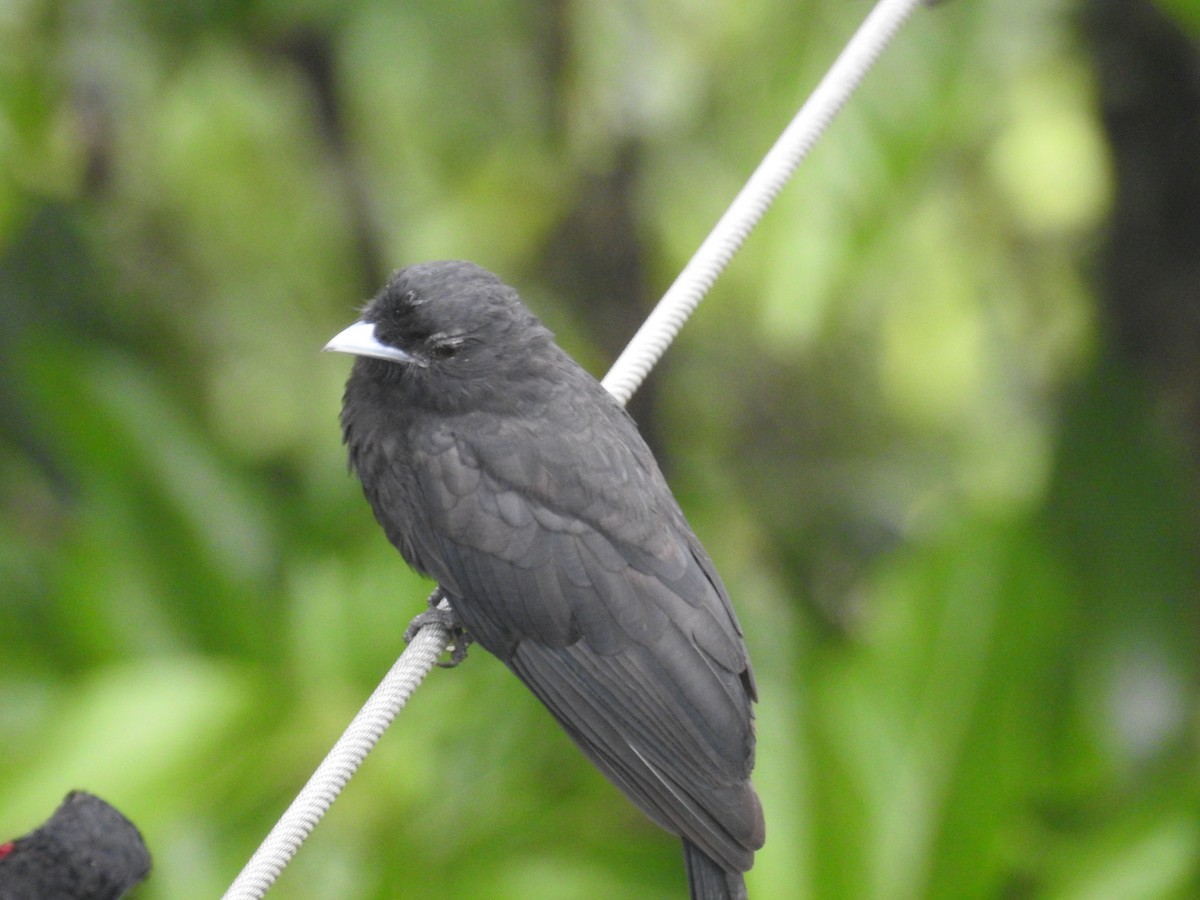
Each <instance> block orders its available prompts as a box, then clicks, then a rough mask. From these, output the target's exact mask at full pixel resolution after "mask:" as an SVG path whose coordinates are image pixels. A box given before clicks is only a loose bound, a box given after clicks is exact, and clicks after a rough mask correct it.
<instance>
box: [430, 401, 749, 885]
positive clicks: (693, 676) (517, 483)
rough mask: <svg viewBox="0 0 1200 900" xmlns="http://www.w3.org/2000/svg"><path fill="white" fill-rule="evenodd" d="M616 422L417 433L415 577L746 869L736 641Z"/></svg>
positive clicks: (626, 771) (718, 599) (649, 802)
mask: <svg viewBox="0 0 1200 900" xmlns="http://www.w3.org/2000/svg"><path fill="white" fill-rule="evenodd" d="M624 427H625V426H624V425H621V426H620V427H618V428H612V427H606V428H600V429H588V428H587V427H586V421H583V422H582V423H581V427H580V428H577V429H556V430H555V431H554V432H553V433H552V434H546V433H541V434H536V433H532V429H530V428H526V427H525V426H524V425H523V424H522V423H521V422H520V421H514V420H506V421H495V420H493V421H491V422H490V423H488V424H487V428H481V427H480V425H479V423H474V424H473V425H472V427H470V428H463V429H461V430H456V429H455V428H454V427H453V424H452V423H451V424H443V425H439V426H438V428H437V429H435V430H432V431H430V432H429V434H428V436H427V438H426V439H425V440H424V441H423V443H422V447H421V450H422V452H421V453H418V454H416V459H418V460H419V462H418V463H417V467H418V471H417V472H416V473H414V474H416V476H417V482H418V484H419V488H420V490H421V491H422V493H423V494H424V498H425V500H426V503H427V506H426V508H427V509H428V510H429V512H430V517H431V518H430V525H431V528H430V531H431V534H430V535H428V536H427V537H428V538H429V539H431V541H432V542H435V543H436V545H437V550H436V552H435V553H434V554H432V555H433V556H435V557H436V559H433V560H431V561H430V562H431V565H430V573H431V574H432V575H434V576H435V577H436V578H437V579H438V580H439V582H440V583H441V584H442V586H443V587H444V588H446V589H447V590H448V591H449V592H450V593H451V595H452V596H453V598H454V606H455V609H456V611H457V612H458V615H459V617H460V618H461V619H462V620H463V622H464V624H465V625H466V626H467V628H468V630H469V631H470V632H471V633H472V634H473V636H474V637H475V638H476V640H478V641H479V642H480V643H481V644H482V645H483V646H484V647H485V648H487V649H488V650H490V651H491V652H493V653H494V654H496V655H497V656H499V657H500V658H501V659H502V660H503V661H504V662H505V663H506V664H508V665H509V666H510V668H512V669H513V671H514V672H516V674H517V675H518V676H520V677H521V679H522V680H523V681H525V682H526V684H528V685H529V687H530V688H531V690H532V691H533V692H534V693H535V694H536V695H537V696H538V697H539V698H540V699H541V700H542V702H543V703H544V704H545V705H546V706H547V707H548V708H549V710H550V711H551V713H553V715H554V716H555V717H556V718H557V719H558V721H559V722H560V723H561V724H562V726H563V727H564V728H565V729H566V731H567V732H568V734H570V735H571V737H572V738H573V739H574V740H575V741H576V742H577V743H578V744H579V745H580V746H581V748H582V749H583V750H584V752H585V753H587V754H588V756H589V757H590V758H591V759H592V760H593V761H594V762H595V763H596V764H597V765H598V766H599V768H600V769H601V770H602V771H603V772H605V774H606V775H608V777H609V778H611V779H612V780H613V781H614V782H615V783H616V784H617V785H618V786H619V787H620V788H621V789H622V790H624V791H625V792H626V793H627V794H628V795H629V796H630V798H631V799H633V800H634V802H636V803H637V804H638V805H639V806H640V807H641V808H642V809H643V810H645V812H646V813H647V814H648V815H650V816H651V818H653V819H654V820H656V821H657V822H659V824H661V825H663V826H664V827H667V828H669V829H670V830H672V831H675V832H677V833H681V834H683V835H684V836H685V837H687V838H688V839H690V840H691V841H693V842H694V843H696V844H697V845H699V846H700V847H701V848H702V849H704V850H705V851H706V852H707V853H708V854H709V855H710V856H712V857H713V858H715V859H717V860H721V861H724V862H726V863H727V864H728V865H729V866H730V867H731V868H738V869H745V868H748V866H749V864H750V861H751V858H752V851H753V849H756V848H757V846H758V845H759V844H761V842H762V818H761V810H760V809H759V807H758V801H757V798H756V797H755V796H754V792H753V789H752V788H751V787H750V784H749V773H750V769H751V767H752V765H753V745H754V736H753V723H752V713H751V709H750V700H751V698H752V697H753V691H754V688H753V681H752V679H751V676H750V671H749V663H748V660H747V655H746V650H745V645H744V644H743V642H742V637H741V630H740V627H739V626H738V624H737V620H736V617H735V616H734V614H733V610H732V607H731V606H730V603H729V599H728V596H727V595H726V593H725V589H724V587H723V586H722V584H721V582H720V579H719V578H718V577H717V575H716V572H715V570H714V569H713V567H712V564H711V562H710V561H709V559H708V557H707V555H706V554H705V553H704V551H703V549H702V548H701V547H700V544H699V542H698V541H697V540H696V539H695V537H694V535H693V534H692V533H691V530H690V529H689V528H688V526H687V524H686V522H685V521H684V519H683V516H682V513H680V512H679V510H678V507H677V505H676V504H675V502H674V500H673V498H671V496H670V492H669V490H668V489H667V488H666V485H665V483H664V482H663V481H662V476H661V475H660V474H659V473H658V469H657V467H656V466H655V465H654V463H653V460H652V459H650V456H649V451H648V450H646V449H645V447H644V444H642V443H641V441H640V438H636V436H635V437H634V438H633V439H632V441H631V440H630V438H629V437H628V435H626V434H624V433H623V432H622V428H624ZM628 427H629V428H632V425H631V424H630V425H629V426H628ZM488 429H490V431H489V430H488ZM464 434H469V435H471V438H470V439H469V440H468V439H466V438H464V437H462V435H464Z"/></svg>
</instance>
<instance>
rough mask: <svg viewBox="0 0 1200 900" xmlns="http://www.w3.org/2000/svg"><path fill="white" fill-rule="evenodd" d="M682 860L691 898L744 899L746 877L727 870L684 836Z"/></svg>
mask: <svg viewBox="0 0 1200 900" xmlns="http://www.w3.org/2000/svg"><path fill="white" fill-rule="evenodd" d="M683 861H684V863H685V864H686V865H687V877H688V887H690V888H691V897H692V900H746V879H744V878H743V877H742V873H741V872H727V871H725V870H724V869H723V868H721V866H720V865H719V864H718V863H717V862H716V861H715V860H713V859H712V858H711V857H709V856H707V855H706V854H705V853H704V851H703V850H701V849H700V848H699V847H697V846H696V845H695V844H693V843H692V842H691V841H689V840H687V839H686V838H685V839H684V841H683Z"/></svg>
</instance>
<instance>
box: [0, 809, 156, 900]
mask: <svg viewBox="0 0 1200 900" xmlns="http://www.w3.org/2000/svg"><path fill="white" fill-rule="evenodd" d="M149 871H150V853H149V851H148V850H147V849H146V845H145V844H144V843H143V842H142V836H141V834H139V833H138V830H137V828H135V827H134V825H133V823H132V822H130V821H129V820H128V819H126V818H125V817H124V816H123V815H121V814H120V813H119V812H117V810H116V809H114V808H113V807H112V806H109V805H108V804H107V803H105V802H104V801H103V800H101V799H100V798H99V797H95V796H93V795H91V794H87V793H84V792H83V791H72V792H71V793H69V794H67V796H66V799H65V800H63V802H62V804H61V805H60V806H59V807H58V809H57V810H55V811H54V815H52V816H51V817H50V818H49V819H47V820H46V822H45V824H44V825H42V826H41V827H40V828H37V829H35V830H34V831H31V832H30V833H29V834H27V835H25V836H24V837H21V838H17V839H16V840H15V841H9V842H7V843H4V844H0V898H2V900H117V898H118V897H121V896H123V895H124V894H125V892H126V891H128V890H129V889H130V888H132V887H133V886H134V885H136V884H137V883H138V882H139V881H141V880H142V879H143V878H145V877H146V875H147V873H149Z"/></svg>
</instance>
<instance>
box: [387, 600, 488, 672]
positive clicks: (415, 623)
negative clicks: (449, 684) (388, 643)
mask: <svg viewBox="0 0 1200 900" xmlns="http://www.w3.org/2000/svg"><path fill="white" fill-rule="evenodd" d="M443 600H445V601H446V605H445V606H443V605H441V604H442V601H443ZM426 625H439V626H441V627H442V628H444V629H446V631H447V632H449V634H450V638H451V640H452V643H451V644H450V645H449V650H450V658H449V659H448V660H445V661H440V660H439V662H438V665H439V666H440V667H442V668H443V669H453V668H454V667H455V666H457V665H458V664H459V663H461V662H462V661H463V660H464V659H466V658H467V647H469V646H470V644H471V637H470V635H468V634H467V630H466V628H464V627H463V624H462V622H460V621H459V619H458V616H457V615H456V614H455V612H454V610H453V609H452V608H451V607H450V603H449V598H448V597H447V596H446V594H445V592H444V591H443V590H442V589H441V588H440V587H439V588H437V589H436V590H434V592H433V593H432V594H430V595H429V609H427V610H425V611H424V612H423V613H418V614H417V615H416V616H414V617H413V620H412V621H411V622H409V623H408V628H406V629H405V630H404V643H406V644H409V643H412V640H413V638H415V637H416V636H417V632H418V631H420V630H421V629H422V628H424V627H425V626H426Z"/></svg>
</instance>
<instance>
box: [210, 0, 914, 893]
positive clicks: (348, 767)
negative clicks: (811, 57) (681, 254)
mask: <svg viewBox="0 0 1200 900" xmlns="http://www.w3.org/2000/svg"><path fill="white" fill-rule="evenodd" d="M921 3H922V0H880V2H879V3H878V4H876V6H875V8H874V9H873V10H872V11H871V13H870V15H868V16H867V18H866V20H865V21H864V22H863V24H862V26H861V27H860V28H859V29H858V31H857V32H855V34H854V36H853V37H852V38H851V39H850V42H849V43H848V44H847V45H846V48H845V49H844V50H843V51H842V53H841V55H840V56H838V58H837V60H836V61H835V62H834V64H833V66H832V67H831V68H830V69H829V72H828V73H827V74H826V75H825V77H824V78H823V79H822V80H821V83H820V84H818V85H817V88H816V90H814V91H813V93H812V95H811V96H810V97H809V99H808V101H807V102H806V103H805V104H804V106H803V107H801V109H800V112H798V113H797V114H796V117H795V118H794V119H793V120H792V121H791V123H790V124H789V125H788V127H787V128H786V129H785V131H784V132H783V134H782V135H781V136H780V138H779V140H778V141H776V143H775V146H773V147H772V148H771V150H770V151H769V152H768V153H767V155H766V156H765V157H764V158H763V161H762V162H761V163H760V164H759V166H758V168H757V169H755V171H754V174H753V175H751V176H750V180H749V181H747V182H746V186H745V187H744V188H742V190H741V191H740V192H739V193H738V195H737V197H735V198H734V201H733V203H732V204H731V205H730V207H729V209H728V210H726V212H725V214H724V215H723V216H722V217H721V218H720V220H719V221H718V222H717V224H716V226H715V227H714V228H713V230H712V232H711V233H710V234H709V236H708V237H707V238H705V240H704V243H703V244H701V245H700V248H699V249H698V250H697V251H696V253H695V255H694V256H693V257H692V259H691V260H690V261H689V262H688V264H687V265H686V266H685V267H684V269H683V271H682V272H681V273H680V274H679V277H678V278H676V279H675V282H674V283H673V284H672V285H671V287H670V288H669V289H668V290H667V292H666V294H664V295H663V298H662V299H661V300H660V301H659V302H658V305H657V306H656V307H655V308H654V311H653V312H652V313H651V314H650V316H649V317H648V318H647V319H646V321H645V323H643V325H642V327H641V328H639V329H638V331H637V333H636V334H635V335H634V336H633V339H632V340H631V341H630V342H629V345H628V346H627V347H626V348H625V350H624V351H623V352H622V353H621V355H620V356H619V357H618V358H617V361H616V362H615V363H613V366H612V368H611V369H610V370H609V372H608V374H607V375H605V376H604V380H603V381H602V382H601V383H602V384H603V385H604V387H605V388H606V389H608V391H609V392H610V393H612V395H613V396H614V397H616V398H617V400H618V401H620V403H621V404H622V405H624V404H625V403H627V402H628V401H629V398H630V397H632V396H633V393H634V391H636V390H637V389H638V387H639V386H640V385H641V383H642V382H643V381H644V380H645V378H646V376H647V375H648V374H649V373H650V370H651V369H652V368H653V367H654V365H655V363H657V362H658V360H659V359H661V358H662V355H663V353H664V352H666V349H667V347H668V346H670V344H671V341H673V340H674V339H675V336H676V335H677V334H678V333H679V330H680V329H681V328H682V327H683V324H684V322H686V321H687V319H688V316H690V315H691V314H692V312H693V311H694V310H695V309H696V307H697V306H698V305H699V304H700V301H701V300H702V299H703V297H704V295H705V294H706V293H707V292H708V290H709V288H711V287H712V285H713V283H714V282H715V281H716V279H717V276H718V275H719V274H720V273H721V271H722V270H723V269H724V268H725V266H726V265H727V264H728V263H729V261H730V260H731V259H732V258H733V255H734V254H735V253H736V252H737V251H738V249H739V248H740V247H741V245H742V243H743V242H744V241H745V240H746V237H747V235H749V233H750V232H751V231H752V230H753V228H754V226H755V225H757V224H758V221H759V220H760V219H761V218H762V217H763V214H764V213H765V212H766V211H767V209H768V207H770V205H771V203H772V202H774V200H775V198H776V197H777V196H778V195H779V192H780V191H781V190H782V189H783V186H784V184H786V183H787V181H788V179H789V178H791V176H792V173H793V172H795V171H796V167H797V166H799V165H800V163H801V162H802V161H803V159H804V157H805V156H807V155H808V151H809V150H811V149H812V147H813V145H815V144H816V142H817V140H818V139H819V138H820V137H821V135H822V134H823V133H824V132H825V129H826V128H827V127H828V125H829V123H830V122H831V121H832V120H833V117H834V116H835V115H837V113H838V111H839V110H840V109H841V108H842V106H843V105H845V103H846V101H847V99H849V97H850V95H851V94H853V93H854V90H855V89H856V88H857V87H858V85H859V84H860V83H861V81H862V79H863V78H864V77H865V76H866V74H867V72H868V71H869V70H870V69H871V67H872V66H873V65H874V63H875V61H876V60H877V59H878V58H879V55H880V54H881V53H882V52H883V50H884V48H885V47H886V46H887V45H888V43H889V42H890V41H891V40H892V38H893V37H894V36H895V34H896V32H897V31H898V30H899V29H900V26H901V25H903V24H904V22H905V20H907V19H908V17H909V16H910V15H911V14H912V12H913V11H914V10H915V9H916V8H917V7H918V6H920V5H921ZM449 642H450V634H449V632H447V631H446V629H445V628H443V627H442V626H440V625H436V624H431V625H426V626H425V627H424V628H422V629H421V630H420V631H419V632H417V634H416V636H415V637H414V638H413V640H412V643H410V644H409V645H408V647H407V648H405V650H404V652H403V653H401V654H400V658H399V659H398V660H396V663H395V665H394V666H392V668H391V670H390V671H389V672H388V673H387V675H386V676H384V679H383V681H382V682H380V684H379V687H377V688H376V689H375V692H374V693H373V694H371V696H370V698H368V700H367V702H366V703H365V704H364V705H363V707H362V709H361V710H359V712H358V715H356V716H355V717H354V719H353V720H352V721H351V722H350V724H349V725H348V726H347V728H346V730H345V732H343V734H342V736H341V738H339V739H338V742H337V743H336V744H335V745H334V746H333V749H332V750H330V751H329V754H328V755H327V756H326V757H325V759H324V760H322V762H321V765H320V766H318V767H317V770H316V771H315V772H314V773H313V775H312V777H311V778H310V779H309V780H308V783H307V784H306V785H305V786H304V788H303V789H302V790H301V791H300V793H299V794H298V795H297V796H296V799H295V800H293V801H292V804H291V806H289V807H288V808H287V810H286V812H284V814H283V816H282V817H280V819H279V821H278V822H277V823H276V824H275V827H274V828H272V829H271V831H270V833H269V834H268V835H267V836H266V838H265V839H264V840H263V842H262V844H261V845H260V846H259V848H258V850H257V851H255V853H254V855H253V856H252V857H251V858H250V860H249V861H248V862H247V863H246V865H245V867H244V868H243V869H242V871H241V873H240V874H239V875H238V877H237V879H236V880H235V881H234V882H233V884H232V885H231V886H230V888H229V890H228V891H226V892H225V894H224V900H258V898H261V897H262V896H263V895H264V894H266V892H267V890H268V889H269V888H270V886H271V885H272V884H274V882H275V879H276V878H278V877H279V873H280V872H282V871H283V869H284V867H285V866H286V865H287V864H288V863H289V862H290V861H291V859H292V857H293V856H294V855H295V854H296V851H297V850H298V849H299V847H300V845H301V844H302V843H303V842H304V840H305V839H306V838H307V837H308V836H309V834H311V833H312V830H313V828H315V827H316V825H317V822H319V821H320V820H321V817H322V816H324V815H325V812H326V811H327V810H328V809H329V807H330V806H331V805H332V804H333V801H334V800H335V799H337V795H338V794H339V793H341V790H342V788H343V787H345V785H346V783H347V782H348V781H349V780H350V777H351V776H352V775H353V774H354V773H355V771H356V770H357V769H358V767H359V765H360V764H361V763H362V761H363V759H365V758H366V755H367V754H368V753H369V752H370V751H371V749H372V748H373V747H374V746H375V744H376V743H377V742H378V740H379V738H380V736H382V734H383V732H384V731H385V730H386V729H387V727H388V726H389V725H390V724H391V723H392V720H393V719H394V718H395V717H396V716H397V715H398V714H399V712H400V710H401V709H403V708H404V706H405V704H406V703H407V702H408V699H409V697H411V696H412V694H413V692H414V691H415V690H416V689H417V687H418V686H419V685H420V683H421V682H422V681H423V680H424V678H425V676H426V675H427V674H428V673H429V670H430V669H431V668H432V667H433V665H434V663H435V662H436V661H437V659H438V657H439V656H441V654H442V653H443V652H445V650H446V647H447V645H448V644H449Z"/></svg>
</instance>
